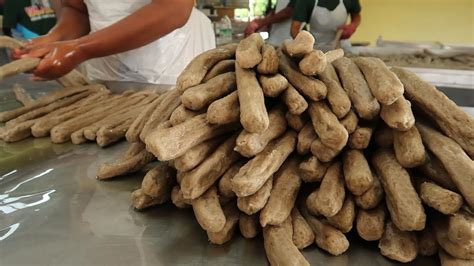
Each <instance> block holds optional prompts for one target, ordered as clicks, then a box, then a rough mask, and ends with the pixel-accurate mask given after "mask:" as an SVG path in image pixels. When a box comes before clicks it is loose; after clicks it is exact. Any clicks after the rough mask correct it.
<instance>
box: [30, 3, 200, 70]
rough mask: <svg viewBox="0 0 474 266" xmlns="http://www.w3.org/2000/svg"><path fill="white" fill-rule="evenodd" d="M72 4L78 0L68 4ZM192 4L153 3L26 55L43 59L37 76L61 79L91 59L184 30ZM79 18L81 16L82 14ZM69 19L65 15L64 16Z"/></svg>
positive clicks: (34, 48) (119, 51) (130, 48)
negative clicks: (74, 37)
mask: <svg viewBox="0 0 474 266" xmlns="http://www.w3.org/2000/svg"><path fill="white" fill-rule="evenodd" d="M71 1H72V2H78V1H79V0H68V1H65V2H71ZM79 2H82V1H79ZM193 5H194V1H193V0H153V1H152V2H151V3H150V4H147V5H145V6H143V7H142V8H140V9H138V10H137V11H135V12H134V13H133V14H131V15H129V16H128V17H126V18H124V19H122V20H120V21H118V22H117V23H115V24H112V25H111V26H109V27H106V28H104V29H102V30H99V31H96V32H94V33H91V34H89V35H85V36H83V37H80V38H78V39H75V40H71V41H59V42H53V43H50V44H48V45H39V46H38V47H35V46H33V47H31V48H30V51H29V53H28V54H27V55H25V56H30V57H39V58H43V60H42V61H41V63H40V65H39V66H38V67H37V68H36V69H35V70H34V72H33V73H34V74H35V75H36V76H38V77H40V78H44V79H54V78H58V77H60V76H62V75H64V74H67V73H68V72H69V71H71V70H72V69H74V67H76V66H77V65H78V64H80V63H82V62H84V61H86V60H88V59H91V58H97V57H104V56H108V55H112V54H117V53H121V52H125V51H129V50H132V49H136V48H139V47H142V46H144V45H146V44H148V43H151V42H153V41H155V40H157V39H159V38H160V37H162V36H164V35H166V34H168V33H170V32H172V31H174V30H175V29H177V28H179V27H182V26H183V25H184V24H185V23H186V22H187V20H188V18H189V16H190V13H191V11H192V8H193ZM76 11H80V9H76ZM83 14H84V13H83ZM77 15H78V16H79V17H81V14H77ZM66 16H67V15H66V14H65V13H62V16H61V17H62V18H64V17H66ZM58 28H59V29H58V30H57V31H60V30H62V29H61V27H60V26H58ZM55 31H56V30H55ZM60 33H62V32H60ZM61 36H64V35H61Z"/></svg>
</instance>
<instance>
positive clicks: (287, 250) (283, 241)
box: [263, 218, 309, 266]
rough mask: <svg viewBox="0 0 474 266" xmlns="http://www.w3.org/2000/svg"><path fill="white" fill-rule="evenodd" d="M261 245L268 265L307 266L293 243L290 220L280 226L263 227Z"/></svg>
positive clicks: (306, 262)
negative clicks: (262, 244)
mask: <svg viewBox="0 0 474 266" xmlns="http://www.w3.org/2000/svg"><path fill="white" fill-rule="evenodd" d="M263 243H264V246H265V253H266V254H267V258H268V261H269V262H270V265H301V266H306V265H308V266H309V263H308V261H307V260H306V259H305V258H304V256H303V255H302V254H301V252H300V251H299V250H298V248H297V247H296V246H295V244H294V243H293V228H292V224H291V218H288V219H286V221H285V222H284V223H282V224H280V225H269V226H266V227H264V228H263Z"/></svg>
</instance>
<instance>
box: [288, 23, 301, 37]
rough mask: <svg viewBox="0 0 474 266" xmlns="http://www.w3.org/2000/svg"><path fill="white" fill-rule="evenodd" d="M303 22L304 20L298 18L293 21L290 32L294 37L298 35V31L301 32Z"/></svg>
mask: <svg viewBox="0 0 474 266" xmlns="http://www.w3.org/2000/svg"><path fill="white" fill-rule="evenodd" d="M302 24H303V22H301V21H298V20H293V21H291V28H290V34H291V37H293V39H294V38H296V35H298V33H300V31H301V25H302Z"/></svg>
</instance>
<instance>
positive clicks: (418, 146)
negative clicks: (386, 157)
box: [393, 127, 426, 168]
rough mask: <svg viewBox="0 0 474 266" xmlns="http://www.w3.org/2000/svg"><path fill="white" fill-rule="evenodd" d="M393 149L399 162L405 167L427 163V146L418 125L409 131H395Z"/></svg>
mask: <svg viewBox="0 0 474 266" xmlns="http://www.w3.org/2000/svg"><path fill="white" fill-rule="evenodd" d="M393 149H394V150H395V156H396V157H397V160H398V162H399V163H400V164H401V165H402V166H403V167H405V168H413V167H416V166H420V165H422V164H424V163H425V159H426V157H425V153H426V152H425V146H423V141H422V140H421V135H420V133H419V132H418V129H416V127H412V128H411V129H409V130H408V131H397V130H394V131H393Z"/></svg>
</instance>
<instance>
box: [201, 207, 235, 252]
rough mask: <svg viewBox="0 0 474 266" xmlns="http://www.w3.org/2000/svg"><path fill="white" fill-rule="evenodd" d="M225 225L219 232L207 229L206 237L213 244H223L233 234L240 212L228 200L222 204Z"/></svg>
mask: <svg viewBox="0 0 474 266" xmlns="http://www.w3.org/2000/svg"><path fill="white" fill-rule="evenodd" d="M223 209H224V215H225V225H224V228H223V229H222V230H220V231H219V232H210V231H207V237H208V238H209V241H210V242H211V243H213V244H217V245H223V244H225V243H227V242H229V241H230V240H231V239H232V236H233V235H234V231H235V228H236V227H237V224H238V223H239V217H240V213H239V210H237V208H236V207H235V203H234V202H229V203H227V204H226V205H225V206H224V208H223Z"/></svg>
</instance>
